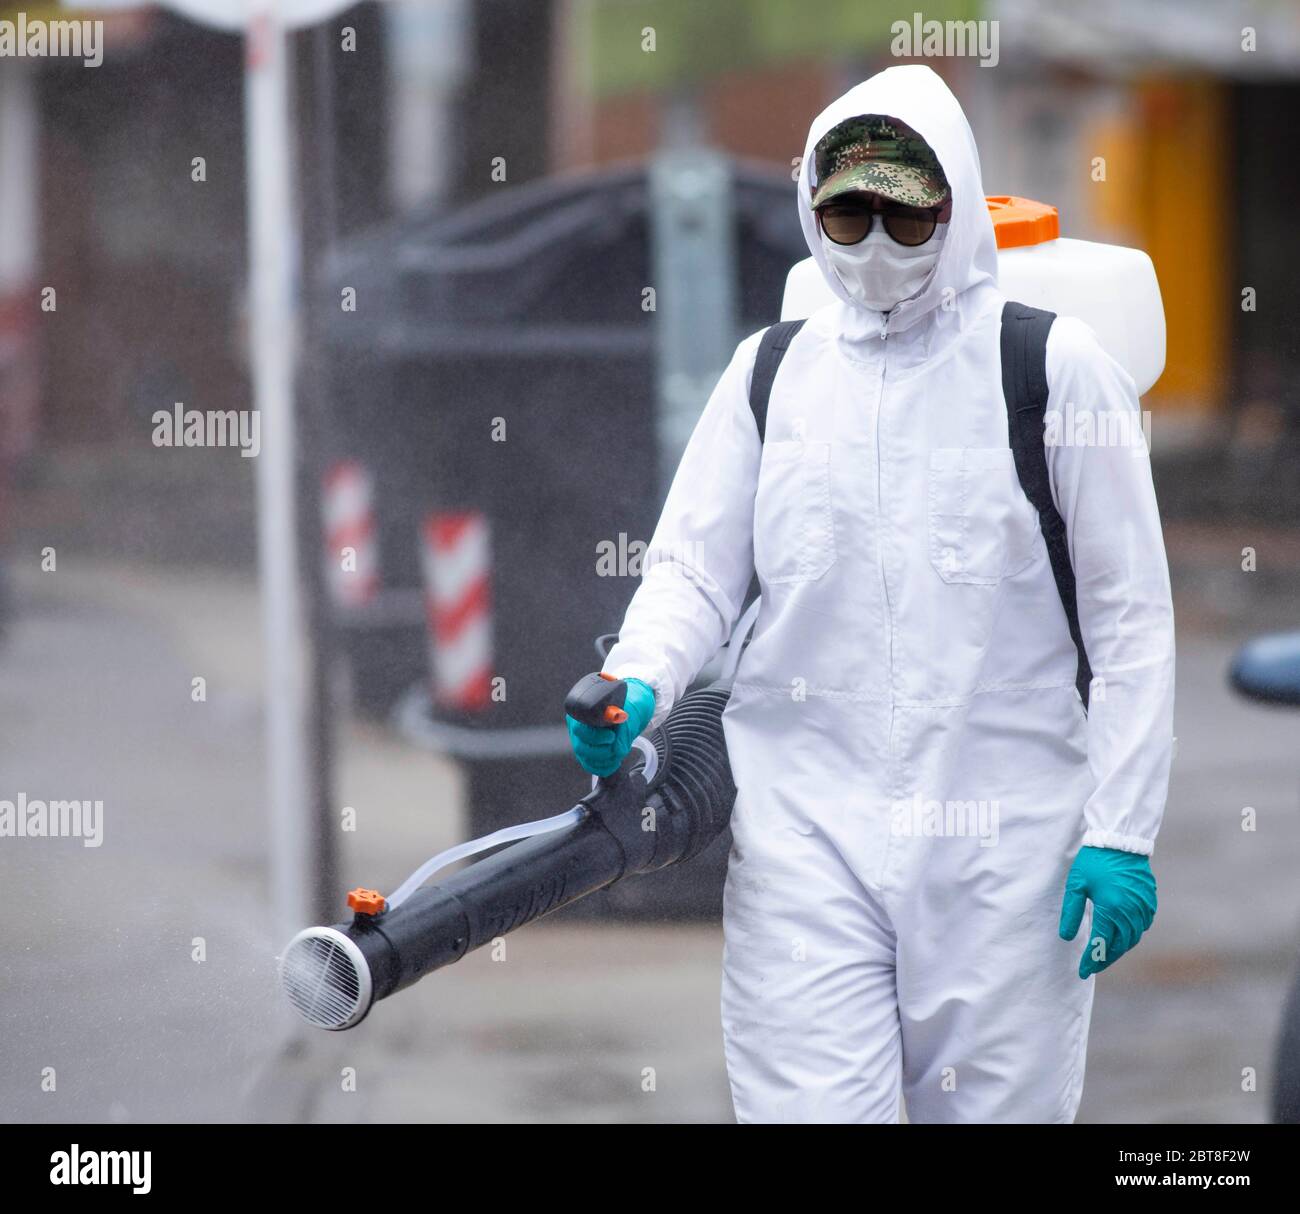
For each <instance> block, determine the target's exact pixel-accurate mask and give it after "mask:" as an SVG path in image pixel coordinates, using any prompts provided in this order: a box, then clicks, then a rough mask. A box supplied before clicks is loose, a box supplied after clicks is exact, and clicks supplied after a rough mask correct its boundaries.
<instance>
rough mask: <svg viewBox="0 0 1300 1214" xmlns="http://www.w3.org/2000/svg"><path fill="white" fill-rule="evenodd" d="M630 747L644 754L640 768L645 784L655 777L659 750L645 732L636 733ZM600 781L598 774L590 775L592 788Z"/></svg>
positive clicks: (657, 768)
mask: <svg viewBox="0 0 1300 1214" xmlns="http://www.w3.org/2000/svg"><path fill="white" fill-rule="evenodd" d="M632 749H633V750H639V751H640V752H641V753H642V754H643V755H645V766H644V767H643V768H642V769H641V775H642V777H643V778H644V779H645V782H646V783H647V784H649V783H650V781H651V780H653V779H654V778H655V772H657V771H658V770H659V752H658V751H657V750H656V749H655V748H654V743H653V742H651V741H650V739H649V738H647V737H646V736H645V734H638V735H637V736H636V737H635V738H633V739H632ZM599 783H600V776H592V777H591V787H592V788H593V789H594V788H595V787H596V785H597V784H599Z"/></svg>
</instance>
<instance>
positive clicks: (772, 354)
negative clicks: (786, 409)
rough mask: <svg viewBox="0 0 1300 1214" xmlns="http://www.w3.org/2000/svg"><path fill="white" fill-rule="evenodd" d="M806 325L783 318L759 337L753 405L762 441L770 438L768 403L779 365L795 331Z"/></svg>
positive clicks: (751, 391)
mask: <svg viewBox="0 0 1300 1214" xmlns="http://www.w3.org/2000/svg"><path fill="white" fill-rule="evenodd" d="M802 328H803V321H802V320H782V321H779V322H778V323H776V324H774V325H771V326H770V327H769V328H767V329H766V330H765V331H764V333H763V336H762V338H761V339H760V340H759V343H758V353H757V354H756V355H755V356H754V374H753V375H752V376H751V377H750V381H749V407H750V409H752V410H753V413H754V424H755V425H756V426H757V427H758V441H759V442H760V443H761V442H762V441H763V440H764V438H766V437H767V402H768V401H769V400H770V399H771V396H772V384H773V383H774V382H775V380H776V372H777V368H778V367H779V366H780V365H781V360H782V359H783V358H784V357H785V352H786V351H787V350H788V349H789V348H790V343H791V342H792V341H794V338H795V334H796V333H798V332H799V330H800V329H802Z"/></svg>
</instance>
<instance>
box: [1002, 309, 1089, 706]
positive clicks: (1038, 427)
mask: <svg viewBox="0 0 1300 1214" xmlns="http://www.w3.org/2000/svg"><path fill="white" fill-rule="evenodd" d="M1055 319H1056V315H1055V313H1053V312H1044V311H1043V310H1042V309H1041V308H1031V307H1029V306H1027V305H1026V304H1020V303H1012V302H1008V303H1007V304H1006V305H1005V307H1003V309H1002V394H1003V396H1005V397H1006V401H1007V433H1008V435H1009V436H1010V439H1011V451H1012V453H1013V455H1014V456H1015V461H1016V475H1017V476H1018V477H1019V478H1020V487H1021V488H1022V489H1023V490H1024V491H1025V496H1026V497H1027V498H1028V499H1029V500H1030V502H1031V503H1032V504H1033V507H1034V509H1035V510H1037V511H1038V519H1039V524H1040V525H1041V527H1042V530H1043V539H1044V540H1045V541H1046V543H1047V556H1048V559H1049V560H1050V561H1051V563H1052V575H1053V576H1054V577H1055V578H1056V589H1057V593H1059V594H1060V596H1061V606H1062V607H1064V608H1065V619H1066V622H1067V623H1068V624H1069V627H1070V639H1071V640H1072V641H1073V642H1074V648H1075V649H1076V650H1077V651H1078V654H1079V666H1078V673H1077V675H1076V678H1075V686H1076V687H1077V688H1078V690H1079V696H1080V698H1081V699H1082V700H1083V706H1084V708H1085V709H1086V708H1087V707H1088V687H1089V684H1091V682H1092V667H1091V666H1090V665H1089V664H1088V654H1087V651H1086V650H1085V649H1084V646H1083V633H1082V632H1081V631H1080V628H1079V602H1078V596H1077V594H1076V589H1075V581H1074V567H1073V566H1072V565H1071V564H1070V546H1069V542H1068V539H1067V537H1066V534H1065V520H1064V519H1063V518H1062V517H1061V512H1060V511H1059V510H1058V509H1057V508H1056V502H1055V500H1054V499H1053V498H1052V482H1051V478H1050V477H1049V476H1048V472H1047V449H1046V447H1045V446H1044V434H1043V425H1044V418H1045V416H1046V413H1047V333H1048V330H1049V329H1051V327H1052V321H1054V320H1055Z"/></svg>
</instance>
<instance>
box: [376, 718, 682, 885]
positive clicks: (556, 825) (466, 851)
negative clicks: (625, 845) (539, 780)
mask: <svg viewBox="0 0 1300 1214" xmlns="http://www.w3.org/2000/svg"><path fill="white" fill-rule="evenodd" d="M632 745H633V747H635V748H636V749H637V750H639V751H640V752H641V753H642V754H643V755H645V767H644V768H643V769H642V772H641V774H642V776H643V777H644V778H645V782H646V783H647V784H649V783H650V781H651V780H653V779H654V778H655V772H657V771H658V770H659V752H658V751H657V750H655V748H654V744H653V743H652V742H651V741H650V739H649V738H647V737H645V736H644V735H643V736H641V737H638V738H635V739H634V740H633V742H632ZM599 781H600V777H599V776H592V777H591V786H592V788H595V787H596V785H597V783H599ZM586 812H587V811H586V810H585V809H583V807H582V806H581V805H575V806H574V807H573V808H572V809H568V810H565V811H564V813H562V814H556V815H555V817H553V818H540V819H538V820H537V821H536V822H521V823H519V825H517V826H506V827H503V828H502V829H501V830H497V831H493V832H492V834H490V835H483V836H482V838H479V839H470V840H469V842H467V843H457V844H456V846H455V847H449V848H447V850H446V851H440V852H439V853H438V854H437V855H436V856H433V857H431V858H430V859H428V860H426V861H425V862H424V863H423V864H421V865H420V867H419V868H417V869H416V870H415V872H413V873H412V874H411V875H410V876H409V877H407V878H406V880H405V881H403V882H402V884H401V885H399V886H398V887H397V889H396V890H394V891H393V893H392V894H390V895H389V896H388V897H387V898H386V899H385V900H384V902H385V905H386V907H387V909H388V910H392V909H393V908H394V907H398V906H401V905H402V903H403V902H405V901H406V900H407V898H409V897H410V896H411V895H412V894H413V893H415V891H416V890H417V889H419V888H420V886H422V885H423V884H424V883H425V882H426V881H427V880H428V879H429V878H430V877H432V876H433V874H434V873H436V872H438V871H439V870H440V869H443V868H446V867H447V865H449V864H455V863H456V861H457V860H467V859H469V857H470V856H477V855H478V854H479V852H485V851H487V850H489V849H490V848H493V847H500V846H501V844H503V843H515V842H517V841H518V840H520V839H531V838H532V837H533V836H534V835H544V834H546V833H547V832H548V831H552V830H562V829H563V828H564V827H566V826H576V825H577V824H578V823H579V822H581V821H582V819H583V816H584V815H585V814H586Z"/></svg>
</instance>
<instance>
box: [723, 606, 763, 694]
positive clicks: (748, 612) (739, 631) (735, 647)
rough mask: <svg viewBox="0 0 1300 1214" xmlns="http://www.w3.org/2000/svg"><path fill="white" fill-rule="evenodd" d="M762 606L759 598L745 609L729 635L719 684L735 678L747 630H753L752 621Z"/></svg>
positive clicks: (747, 633) (756, 617) (743, 649)
mask: <svg viewBox="0 0 1300 1214" xmlns="http://www.w3.org/2000/svg"><path fill="white" fill-rule="evenodd" d="M762 606H763V600H762V598H761V597H759V598H756V599H755V600H754V601H753V602H752V603H750V605H749V606H748V607H747V608H745V614H744V615H742V616H741V617H740V622H739V623H738V624H737V625H736V627H735V630H734V631H733V632H732V634H731V643H730V644H729V645H728V646H727V656H726V657H725V658H723V660H722V673H721V674H720V675H719V676H718V681H719V682H724V681H726V680H727V679H732V678H735V676H736V667H738V666H739V665H740V655H741V654H742V653H744V651H745V638H746V637H747V636H748V635H749V630H750V629H751V628H753V626H754V621H755V620H756V619H758V612H759V608H761V607H762Z"/></svg>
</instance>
